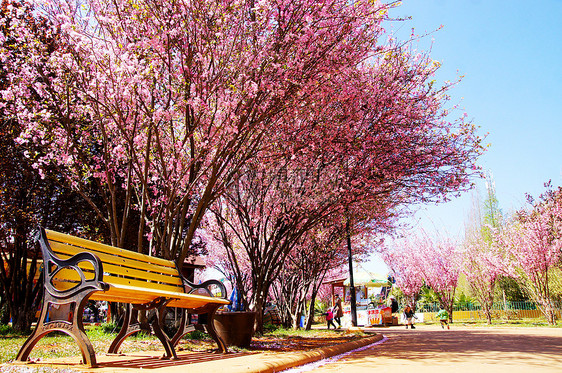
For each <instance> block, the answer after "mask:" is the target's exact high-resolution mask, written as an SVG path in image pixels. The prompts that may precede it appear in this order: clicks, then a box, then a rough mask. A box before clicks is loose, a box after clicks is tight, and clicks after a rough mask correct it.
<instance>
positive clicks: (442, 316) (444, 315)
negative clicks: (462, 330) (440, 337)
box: [437, 306, 450, 329]
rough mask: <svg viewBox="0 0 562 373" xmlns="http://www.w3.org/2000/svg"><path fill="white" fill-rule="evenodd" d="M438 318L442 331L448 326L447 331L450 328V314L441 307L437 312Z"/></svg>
mask: <svg viewBox="0 0 562 373" xmlns="http://www.w3.org/2000/svg"><path fill="white" fill-rule="evenodd" d="M437 318H438V319H439V322H440V323H441V329H445V325H447V329H450V328H449V312H447V311H446V310H445V308H443V306H441V307H439V312H437Z"/></svg>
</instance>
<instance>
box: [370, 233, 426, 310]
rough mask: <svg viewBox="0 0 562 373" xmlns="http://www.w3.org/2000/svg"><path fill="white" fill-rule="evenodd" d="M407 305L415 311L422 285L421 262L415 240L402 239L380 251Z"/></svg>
mask: <svg viewBox="0 0 562 373" xmlns="http://www.w3.org/2000/svg"><path fill="white" fill-rule="evenodd" d="M380 253H381V257H382V259H383V261H384V262H385V263H386V265H387V266H388V268H390V271H391V273H392V276H393V277H394V279H395V281H396V286H397V287H398V288H400V290H401V291H402V293H403V294H404V296H405V297H406V299H407V300H408V303H409V304H410V305H411V306H412V307H413V308H414V309H416V303H417V300H418V298H419V294H420V291H421V288H422V286H423V285H424V278H423V271H422V268H421V265H422V260H421V258H420V257H419V251H418V245H417V239H412V238H410V239H408V238H404V239H401V240H399V241H394V242H392V243H390V244H388V245H385V246H384V248H383V249H382V250H381V251H380Z"/></svg>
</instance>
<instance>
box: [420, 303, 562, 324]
mask: <svg viewBox="0 0 562 373" xmlns="http://www.w3.org/2000/svg"><path fill="white" fill-rule="evenodd" d="M553 306H554V312H555V315H556V318H557V319H559V320H560V319H561V317H562V304H561V303H560V302H555V303H554V304H553ZM416 311H417V312H418V313H422V314H424V319H425V320H426V321H431V320H434V319H435V314H436V313H437V311H439V304H438V303H429V304H427V303H425V304H423V303H419V304H418V305H417V309H416ZM542 317H544V316H543V314H542V312H541V310H540V308H539V307H538V306H537V304H536V303H534V302H497V303H494V305H493V307H492V318H493V319H508V320H509V319H512V320H515V319H525V318H542ZM453 319H455V320H469V319H470V320H475V319H485V315H484V312H483V311H482V306H481V305H480V304H479V303H458V304H455V305H454V306H453Z"/></svg>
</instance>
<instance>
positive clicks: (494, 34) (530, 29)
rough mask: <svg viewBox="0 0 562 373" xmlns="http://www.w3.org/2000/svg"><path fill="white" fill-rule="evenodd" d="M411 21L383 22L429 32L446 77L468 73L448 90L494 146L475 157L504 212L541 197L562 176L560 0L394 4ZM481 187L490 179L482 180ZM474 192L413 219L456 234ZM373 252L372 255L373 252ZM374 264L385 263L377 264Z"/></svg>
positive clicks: (400, 29) (399, 30)
mask: <svg viewBox="0 0 562 373" xmlns="http://www.w3.org/2000/svg"><path fill="white" fill-rule="evenodd" d="M391 16H394V17H408V16H409V17H411V18H412V19H411V20H408V21H403V22H392V23H390V24H387V30H388V31H393V32H395V34H396V35H398V36H399V37H400V35H405V36H407V35H409V34H410V32H411V29H412V28H414V29H415V33H416V34H425V33H431V32H432V31H434V30H437V29H438V28H439V27H440V26H441V25H442V26H443V27H442V28H441V29H440V30H438V31H436V32H434V33H432V34H431V35H430V36H427V37H425V38H424V39H422V40H421V41H420V42H419V43H418V48H419V49H422V50H427V49H428V48H430V47H431V56H432V58H433V59H434V60H437V61H440V62H441V63H442V67H441V69H440V72H439V74H438V76H437V79H438V80H440V81H444V80H455V79H456V77H457V76H459V75H463V76H464V78H463V80H462V82H461V83H460V84H459V85H458V86H456V87H455V88H454V89H453V90H452V91H451V96H452V102H453V103H459V104H460V107H461V111H460V112H459V113H458V114H462V112H466V113H467V114H468V116H469V118H470V119H472V121H473V122H474V123H475V124H477V125H478V126H480V130H479V132H480V134H481V135H485V134H486V133H488V136H487V138H486V142H487V143H490V148H489V149H488V151H487V152H486V154H485V155H484V156H482V157H481V159H480V161H479V164H480V165H481V166H482V167H483V168H484V169H485V170H489V171H490V172H491V173H492V174H493V177H494V181H495V186H496V192H497V197H498V199H499V203H500V207H501V209H502V210H503V212H504V213H507V214H509V213H510V212H512V211H514V210H516V209H520V208H522V207H523V206H524V205H525V194H526V193H529V194H531V195H533V196H538V195H540V194H541V193H542V192H543V191H544V187H543V185H544V183H545V182H546V181H548V180H552V183H553V185H554V186H559V185H562V146H560V145H561V142H562V141H561V135H562V126H561V122H562V120H561V119H560V116H559V114H560V110H561V109H562V91H561V89H562V70H561V69H562V61H561V60H562V0H537V1H534V2H529V1H525V2H524V1H519V0H516V1H506V0H499V1H498V0H487V1H486V0H406V1H403V2H402V6H400V7H398V8H397V9H394V10H393V11H392V13H391ZM475 182H476V183H477V189H479V190H480V192H481V194H482V193H483V192H484V191H485V187H484V183H483V182H482V181H477V180H475ZM470 206H471V195H470V193H466V194H465V195H463V196H462V197H460V198H458V199H455V200H453V201H451V202H449V203H445V204H441V205H438V206H435V205H429V206H421V207H420V211H418V212H417V213H416V214H415V216H414V217H413V218H412V219H411V220H410V221H411V222H413V224H414V225H416V226H421V227H423V228H424V229H427V230H433V231H439V232H440V233H441V234H445V233H446V234H450V235H453V236H460V235H462V233H463V231H464V224H465V222H466V220H467V216H468V214H469V211H470V209H471V207H470ZM375 261H376V260H375ZM369 268H371V269H372V270H375V271H378V272H381V271H384V267H381V266H379V265H376V264H373V265H371V266H369Z"/></svg>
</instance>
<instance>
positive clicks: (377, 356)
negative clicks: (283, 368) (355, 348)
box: [312, 325, 562, 373]
mask: <svg viewBox="0 0 562 373" xmlns="http://www.w3.org/2000/svg"><path fill="white" fill-rule="evenodd" d="M378 331H379V332H381V333H382V334H383V335H385V337H386V338H387V340H386V341H385V342H384V343H381V344H379V345H376V346H373V347H371V348H368V349H366V350H363V351H360V352H355V353H352V354H350V355H348V356H346V357H344V358H342V359H340V360H338V361H336V362H333V363H329V364H326V365H324V366H322V367H319V368H317V369H315V370H312V372H315V373H334V372H343V373H347V372H349V373H352V372H353V373H363V372H373V371H374V369H376V371H379V372H416V373H440V372H447V373H450V372H477V373H489V372H508V373H519V372H525V373H529V372H533V373H535V372H562V329H560V328H502V327H493V328H485V327H464V326H461V325H453V326H451V330H442V329H441V328H440V327H439V326H425V325H418V327H417V328H416V329H415V330H405V329H404V328H402V327H400V328H398V327H391V328H385V329H378Z"/></svg>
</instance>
